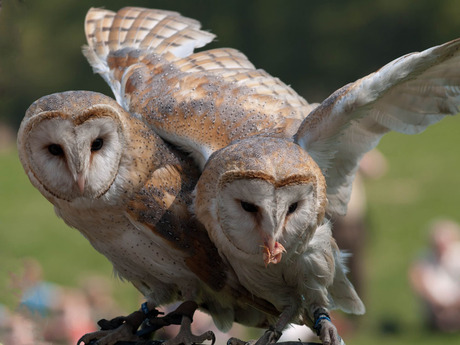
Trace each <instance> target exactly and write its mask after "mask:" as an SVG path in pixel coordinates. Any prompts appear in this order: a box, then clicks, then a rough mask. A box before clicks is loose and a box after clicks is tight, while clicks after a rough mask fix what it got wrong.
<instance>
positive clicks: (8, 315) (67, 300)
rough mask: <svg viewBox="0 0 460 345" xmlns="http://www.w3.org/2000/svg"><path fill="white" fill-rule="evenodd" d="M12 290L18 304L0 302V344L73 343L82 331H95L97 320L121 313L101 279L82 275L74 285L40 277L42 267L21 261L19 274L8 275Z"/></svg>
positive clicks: (106, 284)
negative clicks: (80, 281) (18, 294)
mask: <svg viewBox="0 0 460 345" xmlns="http://www.w3.org/2000/svg"><path fill="white" fill-rule="evenodd" d="M11 286H12V289H14V290H17V291H19V292H20V296H18V297H19V305H18V306H17V307H16V308H14V310H10V309H9V308H7V307H6V306H1V305H0V344H3V345H45V344H46V345H48V344H49V345H51V344H53V345H68V344H72V345H75V344H76V343H77V341H78V339H79V338H80V337H81V336H82V335H83V334H85V333H88V332H93V331H95V330H97V324H96V322H97V320H99V319H101V318H104V317H106V318H107V317H109V316H110V315H113V316H118V315H120V314H123V312H122V310H120V308H119V307H118V306H117V305H116V303H115V302H114V300H113V298H112V293H111V284H110V282H109V281H107V280H106V279H105V278H102V277H98V276H94V277H88V278H86V279H85V280H84V281H83V282H82V283H81V284H80V286H79V287H78V288H69V287H63V286H59V285H57V284H54V283H50V282H47V281H44V280H43V275H42V268H41V266H40V264H39V263H38V262H37V261H36V260H33V259H26V260H24V269H23V272H22V274H21V275H18V276H16V275H11Z"/></svg>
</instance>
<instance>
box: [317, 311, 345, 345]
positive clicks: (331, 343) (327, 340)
mask: <svg viewBox="0 0 460 345" xmlns="http://www.w3.org/2000/svg"><path fill="white" fill-rule="evenodd" d="M313 328H314V329H315V331H316V334H317V335H318V336H319V339H320V340H321V342H322V343H323V345H345V343H344V341H343V340H342V338H341V337H340V335H339V333H338V332H337V328H336V327H335V326H334V324H333V323H332V321H331V318H330V317H329V314H328V313H327V311H325V310H324V309H318V310H317V312H315V325H314V327H313Z"/></svg>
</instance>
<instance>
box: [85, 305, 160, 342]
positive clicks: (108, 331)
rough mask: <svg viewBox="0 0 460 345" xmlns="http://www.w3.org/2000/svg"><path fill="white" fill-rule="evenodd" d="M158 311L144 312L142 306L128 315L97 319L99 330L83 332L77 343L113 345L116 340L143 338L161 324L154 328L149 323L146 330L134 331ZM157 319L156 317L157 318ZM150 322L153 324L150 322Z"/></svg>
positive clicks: (132, 340) (155, 316)
mask: <svg viewBox="0 0 460 345" xmlns="http://www.w3.org/2000/svg"><path fill="white" fill-rule="evenodd" d="M158 314H159V312H158V311H157V310H156V309H154V310H152V311H150V312H148V313H146V312H145V310H144V306H143V308H142V311H141V310H138V311H135V312H134V313H131V314H130V315H128V316H119V317H116V318H114V319H112V320H105V319H102V320H99V322H98V323H97V324H98V325H99V326H100V327H101V330H100V331H96V332H93V333H88V334H85V335H84V336H82V337H81V338H80V340H78V343H77V345H80V344H82V343H83V344H84V345H115V344H116V343H118V342H133V343H135V342H137V341H140V340H142V339H143V336H145V335H146V334H147V333H148V334H150V333H152V332H153V331H155V330H157V329H159V328H161V327H163V324H161V325H158V326H157V327H156V328H154V327H153V325H150V329H149V331H148V332H146V331H143V330H141V331H139V332H137V333H136V331H137V330H138V329H139V327H140V325H141V324H142V323H143V322H144V320H150V319H152V320H153V319H155V318H157V315H158ZM157 319H158V318H157ZM152 324H154V323H153V322H152Z"/></svg>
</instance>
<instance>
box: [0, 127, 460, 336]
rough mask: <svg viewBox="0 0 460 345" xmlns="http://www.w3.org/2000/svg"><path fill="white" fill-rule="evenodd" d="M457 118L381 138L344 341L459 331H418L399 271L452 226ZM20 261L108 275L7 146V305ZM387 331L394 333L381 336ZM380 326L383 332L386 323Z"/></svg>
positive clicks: (67, 281) (62, 275)
mask: <svg viewBox="0 0 460 345" xmlns="http://www.w3.org/2000/svg"><path fill="white" fill-rule="evenodd" d="M459 144H460V119H459V118H453V119H445V120H443V121H442V122H441V123H440V124H438V125H435V126H433V127H432V128H430V129H428V130H427V131H426V132H425V133H423V134H421V135H418V136H413V137H409V136H403V135H398V134H390V135H388V136H387V137H386V138H384V140H383V141H382V143H381V145H380V146H379V148H380V150H381V151H382V152H383V153H384V154H385V156H386V158H387V159H388V162H389V168H390V169H389V171H388V173H387V174H386V175H385V176H384V177H383V178H381V179H379V180H377V181H368V182H367V183H366V185H367V192H368V201H369V209H368V222H369V224H370V225H371V227H370V229H369V233H368V236H367V242H368V246H367V252H366V267H367V286H366V293H365V301H366V305H367V309H368V312H367V314H366V315H365V316H362V317H360V328H359V329H358V332H356V333H355V335H352V336H349V337H348V339H347V343H348V344H362V345H364V344H366V345H367V344H418V345H421V344H440V343H443V344H458V341H459V339H460V338H459V335H440V334H433V333H429V332H428V331H426V330H424V329H423V323H422V312H421V308H420V305H419V304H418V302H417V300H416V298H415V297H414V296H413V294H412V292H411V289H410V286H409V283H408V279H407V269H408V266H409V265H410V263H411V261H412V260H413V259H414V258H416V257H417V256H418V255H420V253H421V251H422V249H423V248H424V247H425V244H426V231H425V229H426V226H427V224H428V223H429V222H430V221H431V220H433V219H435V218H439V217H449V218H452V219H454V220H456V221H460V213H459V205H460V194H459V191H460V178H459V175H460V174H459V171H460V159H459V154H460V147H459ZM25 257H33V258H36V259H38V260H39V261H40V262H41V264H42V265H43V267H44V271H45V278H46V279H47V280H49V281H53V282H56V283H59V284H63V285H77V284H78V282H79V281H80V279H81V278H82V277H84V276H85V275H89V274H94V273H97V274H103V275H105V276H107V277H111V276H112V268H111V265H110V264H109V263H108V262H107V261H106V260H105V258H104V257H102V256H101V255H99V254H97V253H96V252H95V250H93V249H92V248H91V246H90V245H89V243H88V242H87V241H86V240H85V239H84V238H83V237H82V236H81V235H80V234H79V233H78V232H77V231H76V230H74V229H70V228H68V227H67V226H66V225H65V224H64V223H63V222H62V221H61V220H59V219H58V218H57V217H56V216H55V215H54V211H53V209H52V206H51V204H49V203H48V202H47V201H46V200H45V199H44V198H43V197H42V196H41V195H40V193H39V192H38V191H36V190H35V189H34V188H33V187H32V185H31V184H30V183H29V181H28V179H27V177H26V175H25V174H24V172H23V170H22V167H21V165H20V163H19V160H18V158H17V154H16V151H15V150H14V149H11V150H8V151H6V152H1V153H0V263H1V264H0V303H4V304H7V305H8V306H10V307H14V305H15V302H17V298H16V297H14V296H15V291H14V289H13V288H12V287H10V286H9V285H10V284H9V276H10V274H11V273H13V274H14V273H15V274H19V273H20V271H21V262H22V260H23V258H25ZM110 279H112V283H113V285H114V289H115V290H116V291H117V298H118V300H119V301H120V302H121V303H122V304H123V306H124V307H125V308H126V309H133V308H137V306H138V300H137V296H138V295H137V293H136V292H135V291H134V288H132V287H131V286H130V285H129V284H127V283H121V282H119V281H118V280H116V279H115V278H110ZM384 325H390V326H391V327H390V328H391V329H393V332H390V333H388V332H383V329H384V328H385V327H384ZM387 328H388V327H387Z"/></svg>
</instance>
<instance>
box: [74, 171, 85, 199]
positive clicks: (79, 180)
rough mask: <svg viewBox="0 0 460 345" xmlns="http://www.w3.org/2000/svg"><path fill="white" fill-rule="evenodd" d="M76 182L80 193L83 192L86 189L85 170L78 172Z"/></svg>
mask: <svg viewBox="0 0 460 345" xmlns="http://www.w3.org/2000/svg"><path fill="white" fill-rule="evenodd" d="M76 182H77V185H78V189H79V190H80V193H81V194H83V193H84V191H85V174H84V173H83V172H80V173H78V174H77V178H76Z"/></svg>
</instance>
